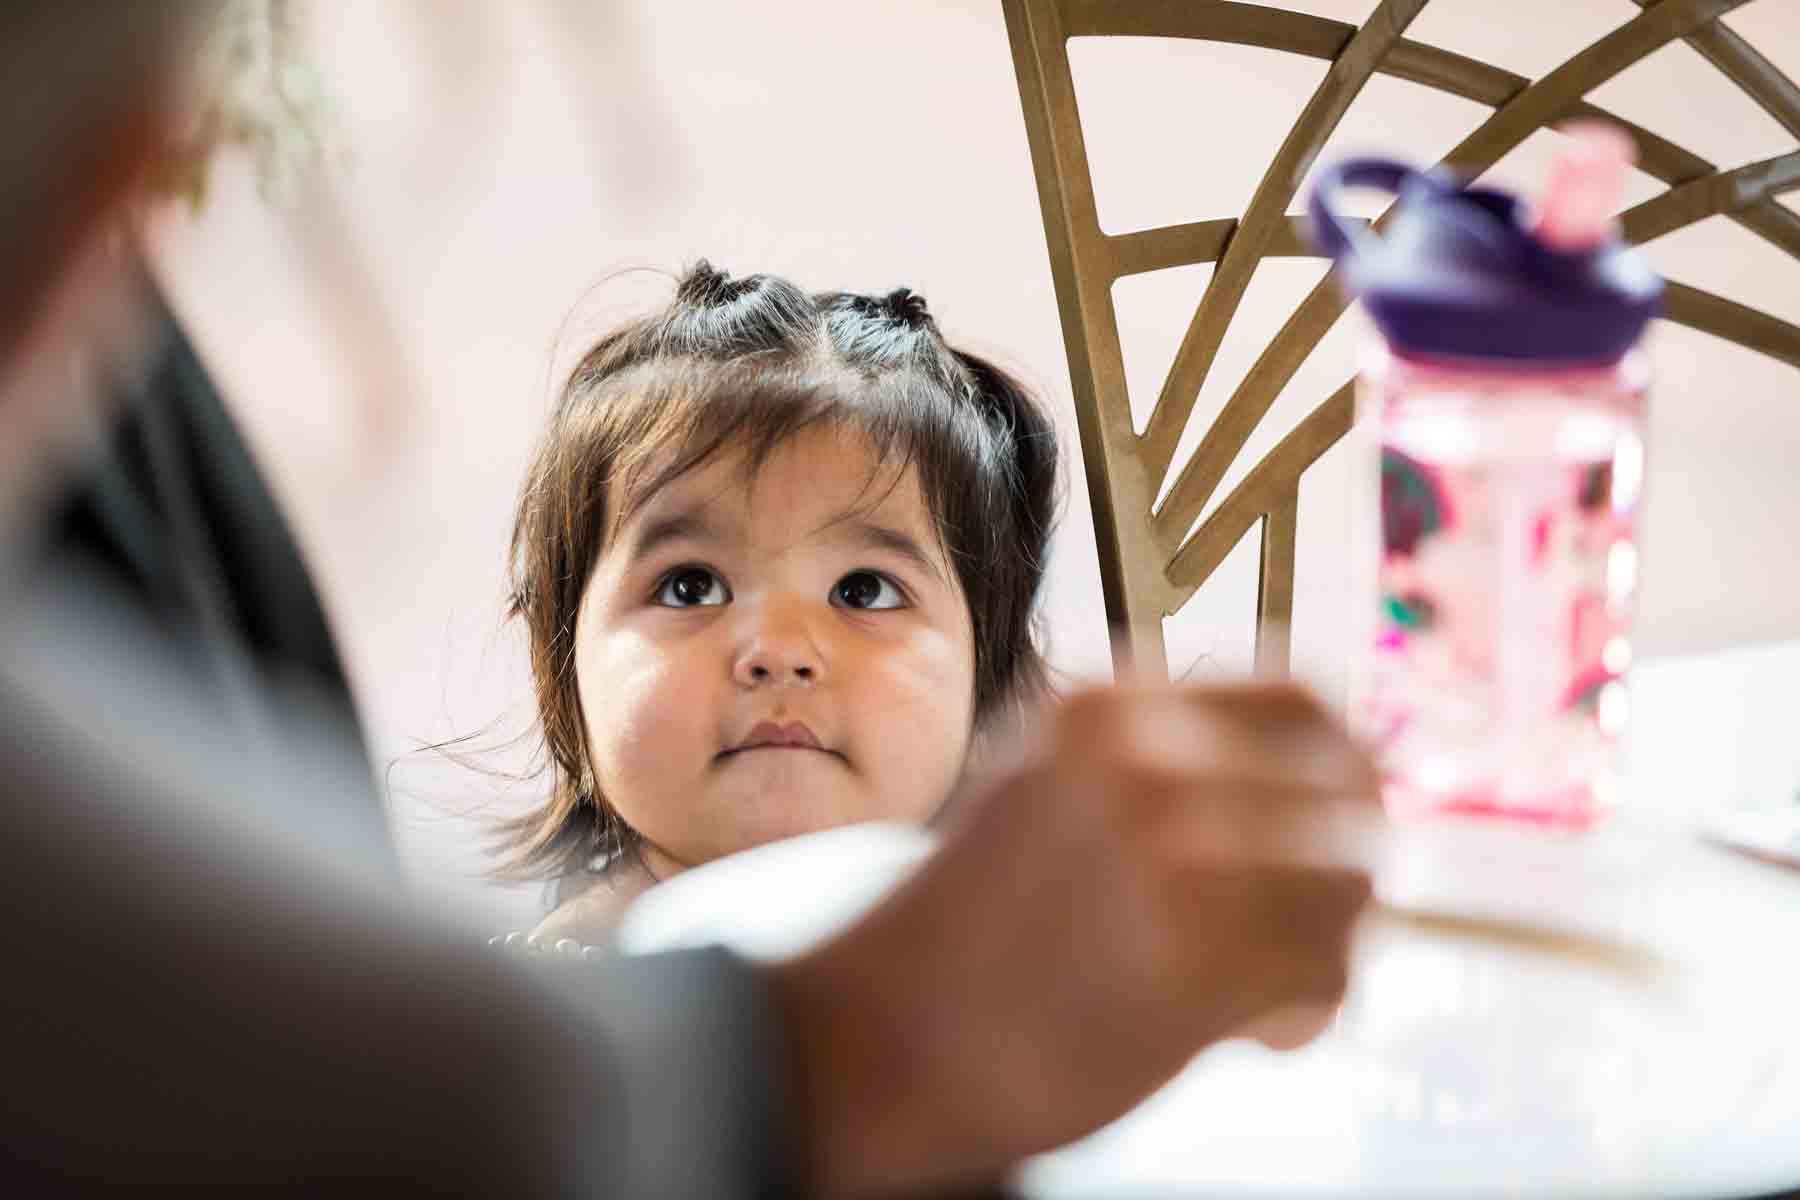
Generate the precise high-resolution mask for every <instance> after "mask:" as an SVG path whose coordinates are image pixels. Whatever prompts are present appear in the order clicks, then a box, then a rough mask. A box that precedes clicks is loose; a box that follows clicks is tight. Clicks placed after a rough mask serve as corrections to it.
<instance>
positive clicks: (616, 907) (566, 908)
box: [531, 863, 656, 946]
mask: <svg viewBox="0 0 1800 1200" xmlns="http://www.w3.org/2000/svg"><path fill="white" fill-rule="evenodd" d="M568 882H569V883H574V884H577V886H578V888H579V890H576V889H575V888H570V887H567V886H565V888H564V891H563V897H562V901H561V903H559V904H558V905H557V906H556V908H555V909H554V910H552V911H551V913H550V915H549V916H547V917H545V918H544V919H543V920H542V921H540V922H539V923H538V926H537V928H536V929H533V930H532V931H531V936H532V937H533V938H536V939H538V940H540V941H544V942H548V943H550V944H552V945H554V944H555V943H556V942H558V941H560V940H561V939H563V938H573V939H574V940H576V941H577V942H580V943H581V944H582V945H584V946H603V945H606V944H607V943H609V942H610V941H612V934H613V929H614V928H615V927H616V926H617V925H618V923H619V918H620V917H622V916H624V915H625V910H626V909H627V908H628V907H630V905H631V902H632V901H633V900H636V899H637V898H638V897H639V896H641V895H643V893H644V892H645V891H646V890H647V889H648V888H649V887H650V885H651V884H653V883H655V882H656V881H655V880H654V879H652V878H651V877H650V874H649V872H647V871H645V870H644V869H643V868H642V867H641V866H639V865H638V864H637V863H617V864H615V865H614V866H613V867H612V868H610V869H609V870H606V871H602V872H598V873H593V874H589V875H586V876H583V877H582V878H581V880H580V881H576V880H570V881H568Z"/></svg>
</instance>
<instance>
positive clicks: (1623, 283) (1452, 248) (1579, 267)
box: [1309, 158, 1663, 362]
mask: <svg viewBox="0 0 1800 1200" xmlns="http://www.w3.org/2000/svg"><path fill="white" fill-rule="evenodd" d="M1346 187H1367V188H1375V189H1378V190H1382V191H1389V192H1393V193H1395V194H1396V195H1397V196H1398V197H1399V201H1398V203H1397V204H1396V206H1395V211H1394V213H1393V216H1392V217H1391V219H1390V220H1389V221H1388V224H1387V228H1386V230H1385V231H1384V232H1383V233H1382V234H1380V235H1376V234H1374V233H1370V232H1366V231H1364V230H1362V229H1359V228H1356V227H1355V226H1352V225H1349V224H1346V223H1345V222H1344V221H1343V220H1342V219H1341V218H1340V217H1339V216H1338V215H1337V213H1336V212H1334V211H1333V204H1334V203H1335V201H1336V199H1337V195H1338V193H1339V192H1340V191H1341V190H1342V189H1344V188H1346ZM1309 208H1310V210H1311V215H1312V224H1313V237H1314V239H1315V241H1317V243H1318V245H1319V248H1320V249H1322V250H1323V251H1324V252H1325V253H1326V254H1328V255H1330V256H1331V258H1333V259H1334V260H1336V262H1337V264H1338V267H1339V268H1340V272H1341V279H1342V282H1343V286H1344V287H1345V289H1346V290H1347V291H1349V292H1350V293H1351V294H1352V295H1354V296H1356V297H1357V298H1359V299H1360V300H1361V301H1362V302H1363V306H1364V307H1365V308H1366V309H1367V310H1368V312H1369V315H1370V317H1372V318H1373V319H1374V321H1375V324H1376V325H1377V326H1379V327H1380V329H1381V332H1382V334H1383V335H1384V336H1385V337H1386V338H1387V340H1388V343H1389V344H1390V345H1391V346H1392V347H1393V348H1394V349H1395V350H1396V351H1397V352H1399V353H1401V354H1403V355H1406V356H1408V357H1424V358H1429V357H1452V358H1498V359H1508V360H1522V361H1534V362H1541V361H1556V362H1610V361H1613V360H1615V359H1617V358H1619V357H1620V356H1621V355H1623V354H1624V353H1625V352H1626V351H1627V350H1629V349H1630V348H1631V347H1632V345H1633V344H1635V343H1636V342H1637V340H1638V338H1639V337H1640V336H1641V335H1642V333H1643V331H1644V326H1645V325H1646V324H1647V323H1648V322H1649V320H1650V318H1652V317H1654V316H1655V315H1656V314H1657V312H1658V310H1659V309H1660V307H1661V304H1662V294H1663V283H1662V280H1661V278H1659V277H1658V276H1657V274H1656V272H1654V271H1652V270H1651V269H1650V266H1649V264H1648V263H1646V262H1645V261H1644V259H1643V256H1642V255H1640V254H1638V253H1637V252H1636V251H1634V250H1633V249H1631V248H1630V247H1629V246H1627V245H1625V244H1624V243H1623V242H1621V241H1620V240H1619V239H1618V237H1617V236H1612V237H1609V238H1607V239H1606V240H1605V241H1603V242H1601V243H1600V244H1599V245H1597V246H1595V247H1593V248H1592V249H1586V250H1577V251H1564V250H1558V249H1555V248H1553V247H1551V246H1549V245H1547V244H1545V243H1544V242H1543V241H1542V240H1540V239H1539V238H1538V237H1536V236H1534V235H1533V234H1532V232H1531V231H1530V230H1528V229H1526V228H1525V224H1524V221H1523V219H1522V218H1523V216H1524V209H1525V206H1524V204H1523V203H1522V202H1521V201H1520V200H1519V199H1518V197H1516V196H1514V195H1512V194H1510V193H1508V192H1504V191H1500V190H1498V189H1496V188H1486V187H1465V186H1463V185H1462V184H1460V183H1459V182H1458V181H1457V180H1455V179H1454V178H1452V177H1451V176H1449V175H1448V174H1446V173H1443V172H1439V171H1432V172H1422V171H1415V170H1413V169H1412V168H1411V167H1408V166H1406V165H1405V164H1403V163H1398V162H1393V161H1390V160H1387V159H1379V158H1353V159H1348V160H1346V161H1344V162H1341V163H1338V164H1337V165H1335V166H1333V167H1331V168H1329V169H1328V170H1326V171H1325V172H1324V173H1323V175H1321V177H1320V178H1319V181H1318V183H1317V185H1316V186H1315V187H1314V188H1313V191H1312V196H1311V198H1310V203H1309Z"/></svg>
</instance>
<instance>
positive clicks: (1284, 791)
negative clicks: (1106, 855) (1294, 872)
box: [1112, 774, 1392, 873]
mask: <svg viewBox="0 0 1800 1200" xmlns="http://www.w3.org/2000/svg"><path fill="white" fill-rule="evenodd" d="M1153 790H1154V793H1155V795H1154V797H1153V798H1139V799H1137V800H1136V802H1137V803H1140V804H1145V805H1147V806H1151V815H1150V817H1149V818H1148V820H1147V821H1146V824H1147V825H1148V827H1149V828H1148V833H1149V835H1150V836H1151V837H1152V838H1154V839H1155V844H1156V847H1157V850H1158V852H1159V853H1160V854H1162V855H1166V856H1170V857H1173V858H1175V859H1178V860H1195V861H1203V862H1218V861H1238V862H1246V863H1261V864H1265V865H1287V866H1301V867H1319V868H1327V869H1351V870H1356V871H1360V872H1364V873H1367V872H1368V871H1370V870H1372V869H1373V868H1374V867H1376V866H1378V865H1379V864H1380V863H1381V862H1382V861H1384V857H1385V851H1386V848H1387V844H1388V842H1389V840H1390V839H1391V836H1392V835H1391V831H1390V828H1389V825H1388V822H1387V819H1386V817H1385V816H1384V815H1383V814H1382V812H1381V810H1380V809H1379V808H1375V807H1372V806H1370V805H1369V804H1368V803H1367V798H1366V795H1365V794H1364V793H1363V792H1362V791H1361V790H1359V789H1354V788H1352V789H1344V788H1337V787H1321V786H1318V785H1316V784H1314V783H1310V782H1299V783H1296V782H1293V781H1292V780H1289V779H1286V778H1281V777H1277V776H1268V775H1222V774H1213V775H1206V776H1199V775H1191V774H1174V775H1165V776H1163V777H1162V778H1161V780H1160V781H1159V782H1158V783H1157V785H1156V786H1155V788H1154V789H1153ZM1112 802H1114V803H1132V802H1133V798H1132V797H1131V796H1129V795H1127V794H1117V793H1116V794H1115V797H1114V799H1113V801H1112Z"/></svg>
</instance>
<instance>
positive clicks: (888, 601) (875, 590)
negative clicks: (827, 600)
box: [831, 571, 906, 609]
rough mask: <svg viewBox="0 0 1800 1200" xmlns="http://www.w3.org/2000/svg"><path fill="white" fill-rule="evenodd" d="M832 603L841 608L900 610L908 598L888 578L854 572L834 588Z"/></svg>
mask: <svg viewBox="0 0 1800 1200" xmlns="http://www.w3.org/2000/svg"><path fill="white" fill-rule="evenodd" d="M831 602H832V603H833V604H835V605H837V606H838V607H840V608H863V609H879V608H899V607H901V606H902V605H904V604H905V603H906V598H905V597H904V596H902V595H901V594H900V589H899V587H898V586H896V585H895V583H894V581H893V580H891V579H889V578H888V577H887V576H885V575H880V574H877V573H876V572H874V571H852V572H850V574H848V575H846V576H844V577H843V578H842V579H840V580H838V581H837V583H836V585H835V586H833V587H832V589H831Z"/></svg>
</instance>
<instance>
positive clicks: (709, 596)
mask: <svg viewBox="0 0 1800 1200" xmlns="http://www.w3.org/2000/svg"><path fill="white" fill-rule="evenodd" d="M730 599H731V589H730V588H728V587H726V586H725V581H724V580H723V579H720V578H719V577H718V575H717V574H715V573H714V572H712V571H710V570H708V569H707V568H706V567H677V568H676V569H675V570H673V571H670V572H669V573H668V574H667V575H665V576H663V581H662V585H661V586H660V587H658V588H657V589H656V603H658V604H661V605H663V606H665V607H667V608H700V607H703V606H707V605H718V604H724V603H725V602H726V601H728V600H730Z"/></svg>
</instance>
